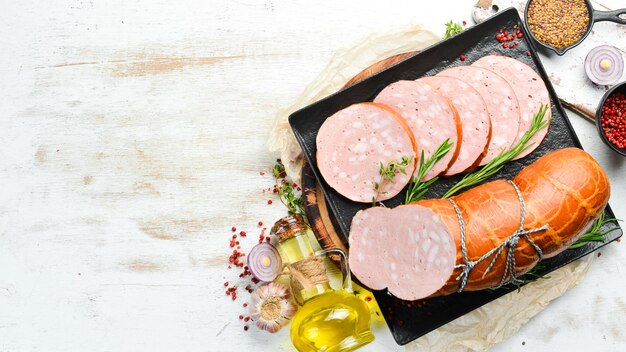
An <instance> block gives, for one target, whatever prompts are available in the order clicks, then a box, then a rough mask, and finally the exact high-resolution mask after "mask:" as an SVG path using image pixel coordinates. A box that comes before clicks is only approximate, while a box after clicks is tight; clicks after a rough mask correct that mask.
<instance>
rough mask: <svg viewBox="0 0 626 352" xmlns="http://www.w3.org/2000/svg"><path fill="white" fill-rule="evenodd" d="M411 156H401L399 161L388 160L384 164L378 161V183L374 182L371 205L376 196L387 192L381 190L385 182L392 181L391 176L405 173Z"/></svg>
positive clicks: (376, 199)
mask: <svg viewBox="0 0 626 352" xmlns="http://www.w3.org/2000/svg"><path fill="white" fill-rule="evenodd" d="M412 160H413V158H409V157H407V156H403V157H402V160H401V161H399V162H398V161H390V162H388V163H387V164H386V165H384V164H383V163H382V161H381V162H380V168H379V170H378V174H379V175H380V183H379V182H374V190H375V191H376V195H375V196H374V197H372V206H376V202H377V201H378V197H380V195H381V194H385V193H387V192H385V191H383V189H384V188H385V186H386V185H387V183H389V182H392V181H393V178H394V177H396V175H397V174H398V173H402V174H404V175H406V168H407V166H409V164H410V163H411V161H412Z"/></svg>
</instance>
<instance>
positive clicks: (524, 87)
mask: <svg viewBox="0 0 626 352" xmlns="http://www.w3.org/2000/svg"><path fill="white" fill-rule="evenodd" d="M472 66H476V67H482V68H486V69H489V70H491V71H493V72H495V73H497V74H498V75H500V76H502V77H503V78H504V79H505V80H507V82H509V84H510V85H511V86H512V87H513V88H514V90H515V96H516V98H517V101H518V103H519V108H520V114H521V120H520V128H519V131H518V132H517V138H516V139H515V142H513V144H517V142H518V141H519V140H520V138H522V136H523V135H524V133H525V132H526V131H528V130H530V126H531V125H532V120H533V116H534V115H535V114H536V113H537V112H538V111H539V107H540V106H541V104H543V105H548V111H546V115H545V116H544V119H545V120H546V121H550V119H551V118H552V108H551V107H550V95H549V93H548V88H547V87H546V85H545V83H544V82H543V80H542V79H541V77H540V76H539V75H538V74H537V72H535V70H533V69H532V68H531V67H530V66H528V65H526V64H525V63H523V62H520V61H518V60H515V59H512V58H510V57H507V56H499V55H489V56H485V57H483V58H480V59H478V60H477V61H476V62H474V63H473V64H472ZM547 133H548V127H546V128H544V129H542V130H540V131H539V132H537V133H536V134H535V135H534V136H533V137H532V138H531V139H530V143H532V145H531V146H530V148H528V149H526V150H525V151H523V152H522V153H521V154H520V155H518V156H517V157H516V158H515V159H519V158H523V157H525V156H526V155H528V154H530V153H532V151H533V150H535V149H536V148H537V147H538V146H539V144H541V141H543V139H544V138H545V136H546V134H547Z"/></svg>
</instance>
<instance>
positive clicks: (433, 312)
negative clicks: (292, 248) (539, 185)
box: [289, 8, 622, 345]
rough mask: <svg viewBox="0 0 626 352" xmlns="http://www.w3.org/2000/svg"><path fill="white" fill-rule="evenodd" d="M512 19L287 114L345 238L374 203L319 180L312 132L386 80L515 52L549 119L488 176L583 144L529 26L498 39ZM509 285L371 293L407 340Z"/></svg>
mask: <svg viewBox="0 0 626 352" xmlns="http://www.w3.org/2000/svg"><path fill="white" fill-rule="evenodd" d="M514 25H517V26H518V27H519V28H520V29H521V30H522V31H524V26H523V25H522V22H521V20H520V18H519V15H518V13H517V11H516V10H515V9H513V8H510V9H507V10H505V11H502V12H501V13H499V14H498V15H496V16H494V17H492V18H490V19H488V20H486V21H485V22H483V23H481V24H479V25H476V26H474V27H471V28H469V29H467V30H465V31H463V32H462V33H460V34H458V35H455V36H454V37H452V38H450V39H447V40H445V41H442V42H440V43H437V44H436V45H433V46H431V47H429V48H427V49H425V50H423V51H422V52H420V53H418V54H416V55H415V56H412V57H410V58H408V59H406V60H405V61H402V62H400V63H398V64H396V65H394V66H392V67H390V68H388V69H386V70H385V71H382V72H380V73H378V74H376V75H374V76H372V77H370V78H368V79H366V80H364V81H362V82H360V83H357V84H355V85H353V86H350V87H348V88H346V89H343V90H341V91H339V92H338V93H335V94H333V95H331V96H328V97H326V98H324V99H322V100H320V101H318V102H316V103H314V104H311V105H309V106H307V107H305V108H303V109H301V110H298V111H296V112H294V113H293V114H292V115H291V116H290V117H289V123H290V124H291V128H292V129H293V131H294V133H295V135H296V138H297V140H298V143H299V144H300V146H301V147H302V149H303V151H304V155H305V157H306V159H307V162H308V163H309V164H310V165H311V168H312V170H313V172H314V174H315V176H316V178H317V180H318V181H319V184H320V186H321V187H322V190H323V192H324V196H325V199H326V202H327V204H328V206H329V209H330V211H331V212H332V214H333V215H334V217H335V220H336V222H337V225H339V228H340V231H341V232H342V234H343V235H344V236H346V238H347V235H348V233H349V230H350V223H351V221H352V217H353V216H354V215H355V214H356V212H357V211H359V210H361V209H365V208H367V207H369V206H371V205H368V204H361V203H355V202H352V201H350V200H348V199H347V198H344V197H343V196H341V195H340V194H338V193H337V192H335V191H334V190H333V189H332V188H331V187H329V186H328V184H326V182H324V179H323V178H322V177H321V175H320V173H319V169H318V168H317V163H316V158H315V153H316V142H315V138H316V136H317V132H318V130H319V128H320V126H321V125H322V123H323V122H324V120H325V119H326V118H327V117H328V116H330V115H332V114H333V113H335V112H337V111H339V110H341V109H343V108H345V107H347V106H349V105H351V104H354V103H359V102H365V101H372V100H373V99H374V97H375V96H376V95H377V94H378V93H379V92H380V91H381V90H382V89H383V88H385V87H386V86H387V85H388V84H390V83H393V82H395V81H398V80H414V79H417V78H420V77H422V76H431V75H434V74H436V73H437V72H439V71H441V70H443V69H445V68H448V67H452V66H459V65H469V64H471V63H472V62H473V61H475V60H478V59H479V58H481V57H483V56H486V55H489V54H500V55H506V56H510V57H514V58H516V59H518V60H520V61H522V62H525V63H527V64H529V65H530V66H531V67H532V68H533V69H535V71H537V72H538V73H539V75H540V76H541V77H542V78H543V80H544V82H545V83H546V86H547V87H548V91H549V93H550V103H551V106H552V123H551V126H550V130H549V132H548V135H547V136H546V138H545V140H544V141H543V142H542V143H541V145H540V146H539V147H538V148H537V149H536V150H535V151H534V152H533V153H531V154H530V155H528V156H526V157H525V158H522V159H521V160H517V161H512V162H510V163H508V164H507V165H506V166H505V167H504V169H503V170H502V171H501V172H499V173H498V174H497V175H495V176H494V177H492V178H491V179H511V178H512V177H513V176H515V175H516V174H517V173H518V172H519V171H520V170H521V169H522V168H523V167H525V166H526V165H528V164H530V163H532V162H533V161H535V160H536V159H537V158H539V157H540V156H542V155H544V154H546V153H548V152H550V151H552V150H555V149H560V148H565V147H578V148H582V147H581V145H580V142H579V140H578V137H576V134H575V133H574V130H573V128H572V126H571V124H570V122H569V120H568V118H567V116H566V115H565V112H564V111H563V107H562V106H561V104H560V103H559V101H558V98H557V95H556V93H555V91H554V88H553V87H552V85H551V84H550V81H549V79H548V76H547V75H546V72H545V70H544V68H543V66H542V65H541V62H540V61H539V58H538V57H537V54H536V51H535V48H534V47H533V46H532V44H531V43H530V42H529V41H528V40H527V39H526V38H527V36H526V32H524V34H525V35H524V37H523V38H519V39H518V41H519V45H518V46H516V47H515V48H514V49H505V48H503V47H502V44H501V43H499V42H498V41H497V40H496V39H495V36H496V34H497V32H498V30H499V29H500V28H505V30H510V29H512V28H513V26H514ZM460 55H464V56H465V58H466V60H465V61H463V62H462V61H460V59H459V58H460ZM460 177H461V176H458V177H452V178H446V179H440V180H439V181H437V182H436V183H435V184H434V185H433V186H432V187H431V189H430V190H429V192H428V193H427V195H426V198H437V197H440V196H442V195H443V194H444V193H445V191H446V190H447V189H449V188H450V187H451V186H452V185H453V184H455V183H456V182H457V181H458V180H459V179H460ZM487 181H489V180H487ZM404 196H405V191H403V192H401V193H400V194H399V195H398V196H396V197H395V198H393V199H390V200H388V201H385V205H386V206H388V207H395V206H397V205H399V204H400V203H401V202H402V200H403V199H404ZM606 215H607V217H608V218H613V217H614V215H613V212H612V211H611V209H610V207H608V206H607V209H606ZM610 228H613V230H612V231H611V232H609V233H608V234H606V236H605V238H606V241H605V242H604V243H600V242H593V243H589V244H587V245H586V246H584V247H581V248H579V249H576V250H566V251H565V252H563V253H561V254H559V255H558V256H556V257H554V258H551V259H548V260H544V261H542V262H541V264H542V270H541V271H540V274H547V273H549V272H551V271H553V270H556V269H558V268H560V267H562V266H564V265H565V264H568V263H570V262H572V261H574V260H576V259H578V258H581V257H583V256H585V255H587V254H589V253H591V252H592V251H594V250H596V249H598V248H600V247H602V246H604V245H606V244H607V243H609V242H611V241H614V240H616V239H617V238H619V237H621V236H622V230H621V228H620V227H619V225H618V224H617V222H612V223H609V224H607V225H605V228H603V230H608V229H610ZM514 290H516V287H514V286H512V285H509V286H505V287H502V288H500V289H498V290H483V291H476V292H463V293H457V294H453V295H449V296H444V297H436V298H431V299H427V300H420V301H418V302H406V301H402V300H400V299H398V298H395V297H393V296H391V295H390V294H388V293H387V291H386V290H383V291H375V292H374V296H375V297H376V300H377V301H378V304H379V305H380V307H381V311H382V313H383V315H384V316H385V319H386V321H387V325H388V326H389V328H390V329H391V333H392V335H393V337H394V338H395V340H396V342H397V343H398V344H401V345H404V344H406V343H408V342H410V341H413V340H415V339H416V338H418V337H420V336H422V335H425V334H426V333H428V332H430V331H432V330H434V329H436V328H438V327H440V326H442V325H444V324H446V323H448V322H450V321H452V320H454V319H456V318H458V317H460V316H462V315H464V314H466V313H468V312H470V311H472V310H474V309H476V308H478V307H480V306H482V305H484V304H486V303H488V302H491V301H493V300H495V299H496V298H498V297H501V296H503V295H505V294H507V293H509V292H511V291H514Z"/></svg>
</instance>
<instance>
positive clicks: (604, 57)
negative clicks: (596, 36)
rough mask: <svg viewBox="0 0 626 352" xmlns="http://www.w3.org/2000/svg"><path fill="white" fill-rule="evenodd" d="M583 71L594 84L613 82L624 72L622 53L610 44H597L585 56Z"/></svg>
mask: <svg viewBox="0 0 626 352" xmlns="http://www.w3.org/2000/svg"><path fill="white" fill-rule="evenodd" d="M585 72H587V76H588V77H589V79H590V80H591V81H593V82H594V83H595V84H599V85H607V84H613V83H615V82H617V81H618V80H619V79H620V78H621V77H622V73H623V72H624V59H623V58H622V54H621V53H620V52H619V50H617V49H616V48H615V47H614V46H611V45H600V46H597V47H595V48H593V49H591V51H589V54H587V57H586V58H585Z"/></svg>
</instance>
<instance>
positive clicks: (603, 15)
mask: <svg viewBox="0 0 626 352" xmlns="http://www.w3.org/2000/svg"><path fill="white" fill-rule="evenodd" d="M532 2H533V0H530V1H528V2H527V3H526V8H525V9H524V25H525V26H526V29H527V30H528V31H527V32H528V34H529V35H530V38H531V39H532V40H533V43H535V44H537V45H539V46H540V47H543V48H546V49H548V50H552V51H554V52H555V53H556V54H557V55H559V56H561V55H563V54H565V52H566V51H568V50H569V49H572V48H574V47H576V46H577V45H578V44H580V43H582V42H583V40H585V38H587V36H588V35H589V33H591V28H592V27H593V24H594V23H595V22H602V21H610V22H615V23H619V24H626V19H624V18H621V17H620V16H621V15H625V14H626V8H625V9H619V10H613V11H597V10H595V9H594V8H593V6H591V2H590V1H589V0H585V5H586V6H587V11H588V12H589V22H588V24H587V29H586V30H585V33H583V35H582V36H581V37H580V38H579V39H578V40H577V41H575V42H574V43H572V44H570V45H568V46H564V47H562V48H556V47H553V46H551V45H549V44H547V43H544V42H542V41H540V40H539V39H537V37H535V35H534V34H533V31H532V30H531V29H530V26H529V25H528V8H529V7H530V3H532Z"/></svg>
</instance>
